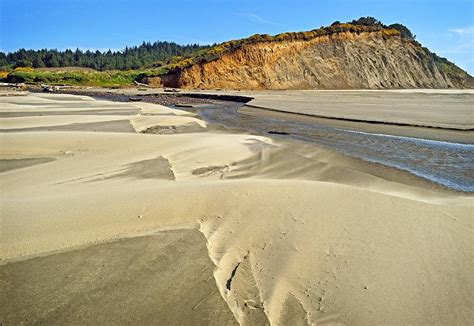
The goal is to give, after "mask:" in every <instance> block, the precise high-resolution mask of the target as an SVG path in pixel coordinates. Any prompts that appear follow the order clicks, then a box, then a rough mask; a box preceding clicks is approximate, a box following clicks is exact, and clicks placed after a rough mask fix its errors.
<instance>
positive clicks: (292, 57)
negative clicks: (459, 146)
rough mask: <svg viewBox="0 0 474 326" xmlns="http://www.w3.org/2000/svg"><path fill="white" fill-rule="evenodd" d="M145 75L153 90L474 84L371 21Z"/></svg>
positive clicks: (217, 49)
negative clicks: (158, 87) (155, 87)
mask: <svg viewBox="0 0 474 326" xmlns="http://www.w3.org/2000/svg"><path fill="white" fill-rule="evenodd" d="M164 68H166V69H164V70H162V71H161V72H160V73H159V74H155V75H153V74H144V75H142V76H141V81H142V82H146V83H148V84H150V85H153V86H160V87H179V88H202V89H216V88H222V89H390V88H468V87H472V84H471V83H472V77H471V76H469V74H467V73H466V72H465V71H463V70H462V69H461V68H459V67H457V66H456V65H454V64H453V63H451V62H449V61H448V60H447V59H444V58H440V57H438V56H437V55H436V54H434V53H432V52H430V51H429V50H428V49H427V48H425V47H423V46H422V45H421V44H420V43H419V42H417V41H416V40H415V38H414V36H413V35H412V34H411V32H410V31H409V30H408V29H407V28H406V27H405V26H403V25H401V24H394V25H390V26H386V25H383V24H382V23H380V22H378V21H377V20H373V19H371V18H361V19H359V20H358V21H353V22H351V23H346V24H342V23H339V22H336V23H334V24H333V25H331V26H330V27H324V28H320V29H317V30H313V31H309V32H300V33H284V34H279V35H276V36H270V35H254V36H252V37H250V38H248V39H243V40H237V41H230V42H226V43H223V44H220V45H217V46H214V47H212V48H210V49H205V50H203V51H201V52H200V53H198V54H197V55H196V54H195V55H194V56H191V57H187V58H184V59H183V60H181V61H180V62H178V63H175V64H173V65H171V66H168V67H164Z"/></svg>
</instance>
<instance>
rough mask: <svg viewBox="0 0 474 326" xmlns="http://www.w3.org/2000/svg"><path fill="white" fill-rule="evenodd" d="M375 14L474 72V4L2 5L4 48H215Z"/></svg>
mask: <svg viewBox="0 0 474 326" xmlns="http://www.w3.org/2000/svg"><path fill="white" fill-rule="evenodd" d="M362 16H373V17H375V18H377V19H379V20H381V21H382V22H384V23H385V24H391V23H395V22H399V23H402V24H404V25H406V26H407V27H409V28H410V29H411V31H412V32H413V33H414V34H415V35H416V37H417V40H418V41H419V42H420V43H422V44H423V45H424V46H426V47H428V48H429V49H430V50H431V51H433V52H435V53H437V54H438V55H440V56H443V57H447V58H448V59H449V60H451V61H453V62H454V63H456V64H457V65H459V66H460V67H461V68H463V69H465V70H467V71H468V72H469V73H470V74H471V75H474V0H450V1H441V0H388V1H387V0H332V1H330V0H312V1H311V0H292V1H291V0H288V1H283V0H273V1H268V0H262V1H258V0H253V1H252V0H199V1H198V0H194V1H193V0H187V1H179V0H175V1H173V0H167V1H163V0H156V1H152V0H0V51H3V52H12V51H15V50H17V49H19V48H26V49H41V48H56V49H60V50H64V49H66V48H70V49H76V48H80V49H83V50H87V49H89V50H101V51H103V50H108V49H112V50H122V49H123V48H125V46H133V45H139V44H141V43H142V42H143V41H151V42H153V41H157V40H160V41H174V42H176V43H179V44H188V43H201V44H212V43H220V42H224V41H228V40H231V39H239V38H243V37H248V36H250V35H253V34H256V33H260V34H264V33H266V34H278V33H281V32H288V31H305V30H311V29H314V28H319V27H321V26H326V25H329V24H331V23H332V22H334V21H336V20H339V21H341V22H345V21H351V20H353V19H356V18H359V17H362Z"/></svg>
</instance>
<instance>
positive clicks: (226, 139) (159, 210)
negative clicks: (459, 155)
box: [0, 94, 474, 325]
mask: <svg viewBox="0 0 474 326" xmlns="http://www.w3.org/2000/svg"><path fill="white" fill-rule="evenodd" d="M0 101H1V109H0V113H2V114H3V113H8V114H9V115H3V116H4V118H2V119H1V120H0V128H1V129H2V131H3V132H2V133H1V134H0V135H1V144H2V147H1V148H2V149H1V157H0V159H1V165H0V167H1V171H2V173H1V174H0V178H1V185H2V197H1V218H2V220H1V234H0V237H1V239H0V246H1V247H0V259H1V260H2V266H0V286H1V291H0V323H2V324H5V325H10V324H20V323H45V324H64V323H73V324H78V323H101V324H117V323H119V324H125V323H132V322H141V323H147V322H155V323H160V324H194V325H196V324H216V325H217V324H221V325H222V324H231V323H233V322H236V321H237V322H239V323H241V324H245V325H264V324H267V323H270V324H273V325H305V324H349V325H371V324H378V325H381V324H392V325H406V324H439V325H448V324H449V325H451V324H463V325H464V324H466V325H467V324H469V323H470V322H472V320H473V319H474V315H473V306H474V302H473V301H474V300H473V293H474V287H473V279H472V276H471V275H472V272H473V269H474V266H473V264H474V259H473V250H472V248H473V242H472V239H473V232H472V231H473V219H472V216H473V213H474V199H473V197H472V196H466V195H461V194H458V193H451V192H448V191H443V190H440V189H438V188H437V187H434V186H432V185H430V184H429V183H427V182H423V181H420V180H419V179H418V178H415V177H412V176H409V175H407V174H404V173H401V172H396V171H394V170H389V169H385V168H382V167H380V166H377V165H373V164H368V163H362V162H360V161H356V160H351V159H347V158H344V157H342V156H341V155H338V154H335V153H332V152H328V151H326V150H322V149H320V148H317V147H312V146H308V145H299V144H295V143H284V142H276V141H274V140H272V139H270V138H267V137H260V136H252V135H245V134H230V133H228V134H223V133H219V134H216V133H213V132H211V131H207V132H200V133H182V132H181V133H177V134H173V135H154V134H143V133H136V132H135V131H143V130H146V129H148V128H150V127H154V126H156V125H158V127H170V126H172V127H175V128H176V130H186V129H179V128H181V127H183V126H190V125H191V126H193V128H201V129H204V128H206V124H205V123H203V122H202V121H200V120H199V119H197V118H196V117H193V116H191V115H190V114H189V113H186V112H183V111H179V110H174V109H169V108H166V107H161V106H158V105H151V104H145V103H121V104H117V103H111V102H106V101H95V100H93V99H91V98H88V97H76V96H66V95H44V94H41V95H40V94H32V95H29V96H26V97H2V98H0ZM95 110H97V111H98V112H100V113H99V114H94V113H95ZM120 110H123V111H122V112H123V114H122V115H121V113H120ZM71 111H74V112H75V113H77V114H71ZM107 111H110V115H109V114H107ZM132 112H133V113H132ZM39 114H42V116H41V117H38V116H37V115H39ZM104 117H105V118H104ZM20 118H21V119H20ZM119 118H120V119H119ZM117 121H122V122H121V124H120V125H116V122H117ZM124 121H125V122H126V123H127V124H124V123H123V122H124ZM97 123H100V124H104V123H115V125H114V126H115V127H114V128H116V129H113V128H112V129H109V130H107V131H106V132H101V130H100V128H99V129H98V128H97V125H94V124H97ZM161 123H162V125H161ZM78 126H80V128H79V127H78ZM94 126H95V127H94ZM39 127H41V128H43V129H42V130H38V129H37V128H39ZM59 127H61V129H57V128H59ZM35 128H36V129H35ZM44 128H49V129H44ZM130 128H131V129H130ZM20 129H22V130H20ZM12 131H15V132H12ZM196 230H199V231H200V232H201V234H202V235H203V236H204V237H203V236H200V234H199V233H197V231H196ZM205 247H207V251H206V250H204V248H205ZM211 262H212V263H213V264H214V267H212V263H211ZM210 281H212V282H210ZM218 294H220V296H219V295H218Z"/></svg>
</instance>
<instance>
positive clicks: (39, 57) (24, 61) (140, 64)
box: [0, 41, 209, 70]
mask: <svg viewBox="0 0 474 326" xmlns="http://www.w3.org/2000/svg"><path fill="white" fill-rule="evenodd" d="M208 47H209V46H202V45H198V44H190V45H179V44H177V43H174V42H161V41H158V42H154V43H150V42H143V43H142V44H141V45H140V46H133V47H126V48H125V49H124V50H123V51H111V50H109V51H105V52H101V51H90V50H87V51H83V50H80V49H76V50H75V51H73V50H69V49H68V50H65V51H59V50H56V49H52V50H47V49H42V50H26V49H19V50H17V51H15V52H10V53H4V52H0V67H4V68H5V67H10V68H17V67H33V68H44V67H48V68H57V67H84V68H92V69H95V70H129V69H139V68H144V67H159V66H161V65H163V64H165V63H167V62H168V61H170V60H172V58H173V57H178V56H186V55H189V54H191V53H193V52H195V51H198V50H201V49H205V48H208Z"/></svg>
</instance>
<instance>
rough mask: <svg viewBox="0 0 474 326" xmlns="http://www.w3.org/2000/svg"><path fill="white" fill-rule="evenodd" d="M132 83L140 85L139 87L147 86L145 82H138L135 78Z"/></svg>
mask: <svg viewBox="0 0 474 326" xmlns="http://www.w3.org/2000/svg"><path fill="white" fill-rule="evenodd" d="M133 83H134V84H135V85H137V86H140V87H149V86H148V85H147V84H143V83H139V82H137V81H136V80H134V81H133Z"/></svg>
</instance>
